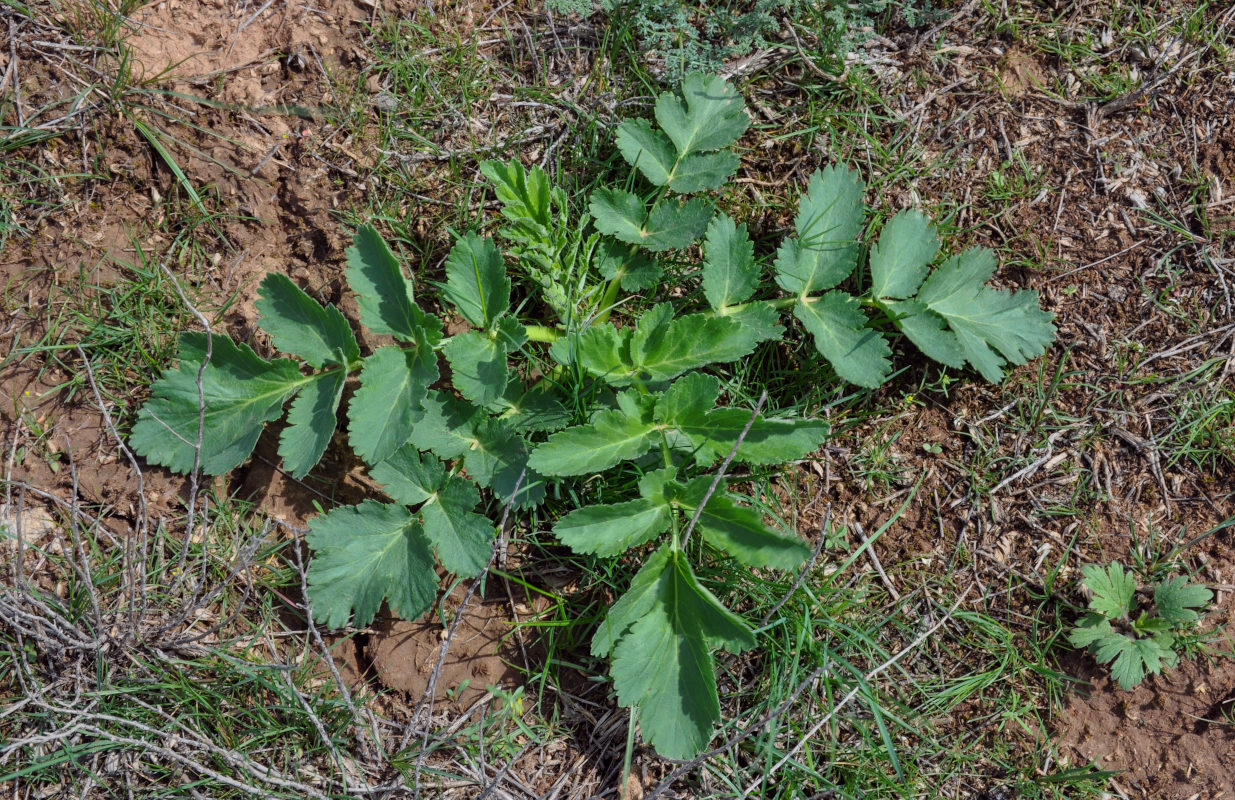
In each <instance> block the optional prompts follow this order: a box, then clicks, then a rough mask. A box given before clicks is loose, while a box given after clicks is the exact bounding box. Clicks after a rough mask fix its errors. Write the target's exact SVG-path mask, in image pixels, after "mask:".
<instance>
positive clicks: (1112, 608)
mask: <svg viewBox="0 0 1235 800" xmlns="http://www.w3.org/2000/svg"><path fill="white" fill-rule="evenodd" d="M1081 575H1082V579H1081V582H1082V583H1083V584H1084V585H1085V587H1086V588H1087V589H1089V591H1090V592H1092V593H1093V599H1091V600H1090V601H1089V608H1090V611H1089V613H1087V614H1085V616H1083V617H1081V619H1080V621H1078V622H1077V624H1076V627H1075V628H1074V629H1073V631H1072V634H1071V635H1070V636H1069V637H1068V641H1070V642H1071V643H1072V646H1073V647H1087V648H1089V651H1090V652H1091V653H1093V654H1094V657H1095V658H1096V659H1097V660H1098V663H1099V664H1108V663H1111V662H1114V663H1113V664H1111V675H1112V676H1113V677H1114V678H1115V681H1116V682H1117V683H1118V684H1119V686H1120V688H1122V689H1124V690H1127V689H1131V688H1133V687H1135V686H1137V685H1138V684H1140V682H1141V681H1142V680H1144V679H1145V675H1146V674H1152V675H1157V674H1160V673H1161V672H1162V669H1163V668H1164V667H1165V668H1168V669H1169V668H1171V667H1174V666H1175V664H1176V663H1178V661H1179V645H1180V637H1181V636H1182V635H1183V634H1184V633H1186V632H1188V631H1189V630H1191V629H1193V628H1195V627H1196V624H1197V622H1198V621H1199V620H1200V617H1201V614H1202V613H1203V612H1204V609H1205V607H1206V606H1208V605H1209V602H1210V601H1211V600H1212V599H1213V593H1212V592H1210V591H1209V589H1206V588H1205V587H1204V586H1201V585H1198V584H1190V583H1188V582H1187V579H1186V578H1182V577H1175V578H1167V579H1165V580H1163V581H1162V582H1161V583H1159V584H1158V585H1157V586H1155V587H1154V594H1153V603H1152V604H1150V605H1149V606H1147V607H1144V608H1142V607H1140V606H1139V605H1138V604H1137V602H1136V593H1137V585H1136V581H1135V580H1134V579H1133V577H1132V575H1130V574H1128V573H1125V572H1124V568H1123V567H1122V566H1121V565H1120V564H1117V563H1112V564H1110V565H1109V566H1107V567H1100V566H1098V565H1096V564H1090V565H1087V566H1085V567H1082V568H1081ZM1138 612H1139V613H1138Z"/></svg>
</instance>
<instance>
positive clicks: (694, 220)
mask: <svg viewBox="0 0 1235 800" xmlns="http://www.w3.org/2000/svg"><path fill="white" fill-rule="evenodd" d="M714 213H716V209H714V208H713V207H712V204H711V203H709V202H708V201H707V200H704V199H703V198H701V197H692V198H691V199H690V200H687V201H686V202H685V203H678V202H677V201H675V200H669V199H667V198H665V199H662V200H661V201H660V202H658V203H657V204H656V205H654V206H652V211H651V213H650V214H648V221H647V223H646V224H645V225H644V229H643V230H642V231H641V237H642V239H641V241H638V242H631V244H642V245H643V246H644V247H646V248H647V249H648V250H651V251H653V252H657V253H659V252H662V251H664V250H681V249H683V248H686V247H690V246H691V245H692V244H694V243H695V242H696V241H698V239H699V237H700V236H702V235H703V232H704V231H706V230H707V227H708V223H709V222H710V221H711V220H712V215H713V214H714Z"/></svg>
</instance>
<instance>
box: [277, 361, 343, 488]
mask: <svg viewBox="0 0 1235 800" xmlns="http://www.w3.org/2000/svg"><path fill="white" fill-rule="evenodd" d="M346 380H347V373H346V372H344V371H343V370H342V369H336V370H334V371H333V372H321V373H318V374H317V375H314V376H313V380H312V382H311V383H309V384H308V385H307V386H305V387H304V388H303V389H301V390H300V394H298V395H296V399H295V400H293V401H292V405H291V408H290V409H288V412H287V427H286V428H284V429H283V433H282V435H280V436H279V457H280V458H282V459H283V466H284V467H285V468H286V469H287V471H288V472H290V473H291V474H292V477H293V478H296V479H300V478H303V477H304V476H305V475H308V474H309V470H311V469H313V465H314V464H316V463H317V462H318V461H320V460H321V458H322V453H324V452H326V447H327V446H328V445H329V444H330V439H331V437H333V436H334V431H335V427H336V426H337V425H338V419H337V417H336V416H335V411H336V410H337V409H338V407H339V400H340V399H342V397H343V383H344V381H346Z"/></svg>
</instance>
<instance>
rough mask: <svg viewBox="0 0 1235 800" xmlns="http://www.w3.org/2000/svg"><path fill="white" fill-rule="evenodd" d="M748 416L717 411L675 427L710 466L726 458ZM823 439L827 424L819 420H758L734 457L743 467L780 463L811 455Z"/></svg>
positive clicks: (738, 411) (737, 411) (739, 410)
mask: <svg viewBox="0 0 1235 800" xmlns="http://www.w3.org/2000/svg"><path fill="white" fill-rule="evenodd" d="M750 417H751V412H750V411H747V410H745V409H742V408H718V409H715V410H714V411H709V412H708V414H707V417H706V418H705V419H704V420H703V421H702V422H699V423H696V422H679V423H678V424H677V428H678V430H680V431H681V432H682V433H683V434H685V435H686V436H687V437H689V438H690V440H691V442H693V443H694V445H695V447H696V448H698V452H697V453H696V458H697V460H698V461H699V462H700V463H703V464H711V463H714V462H716V461H718V460H720V459H722V458H724V457H725V456H727V455H729V453H730V451H732V450H733V445H734V442H736V441H737V440H738V436H740V435H741V433H742V430H743V429H744V428H746V425H747V423H749V422H750ZM827 438H828V424H827V422H825V421H824V420H821V419H779V418H776V417H771V418H768V417H759V418H758V419H756V420H755V421H754V423H752V424H751V426H750V430H749V431H747V433H746V437H745V438H744V439H743V440H742V444H741V445H739V446H738V450H737V454H736V455H735V456H734V458H735V459H736V460H737V461H739V462H742V463H745V464H784V463H786V462H789V461H796V460H797V459H799V458H803V457H805V456H806V455H808V454H810V453H813V452H815V451H816V450H818V449H819V448H820V447H822V446H823V443H824V442H825V441H827Z"/></svg>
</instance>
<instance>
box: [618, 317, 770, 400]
mask: <svg viewBox="0 0 1235 800" xmlns="http://www.w3.org/2000/svg"><path fill="white" fill-rule="evenodd" d="M667 306H669V304H667V303H664V304H661V305H659V306H655V307H653V308H652V309H651V310H650V311H648V312H645V313H644V315H643V317H641V318H640V320H639V322H638V324H637V325H636V326H635V331H634V333H633V334H632V336H631V342H630V366H631V367H632V368H631V369H628V371H627V372H626V374H622V373H617V374H615V375H612V376H610V377H609V378H607V380H608V381H609V383H611V384H614V385H619V384H618V383H617V382H615V381H626V380H628V379H630V378H638V379H639V380H644V381H667V380H671V379H673V378H676V377H677V376H678V375H681V374H682V373H683V372H688V371H690V370H692V369H698V368H700V367H704V366H707V365H709V364H723V363H727V362H730V361H737V360H738V359H740V358H744V357H745V356H748V355H750V354H751V352H753V351H754V349H755V346H756V345H757V344H759V339H758V337H757V336H756V335H755V332H753V331H752V330H751V329H750V328H747V327H745V326H744V325H742V324H741V323H740V322H737V321H736V320H733V319H730V318H729V317H717V316H712V315H710V314H689V315H687V316H684V317H679V318H677V319H672V320H670V319H668V317H669V314H671V313H672V308H671V307H670V308H668V310H667V311H666V312H664V313H661V312H660V311H659V309H661V308H665V307H667Z"/></svg>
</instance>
